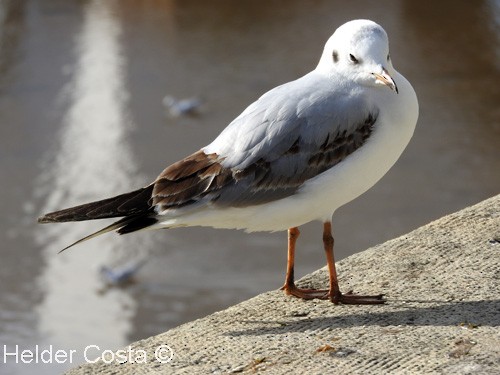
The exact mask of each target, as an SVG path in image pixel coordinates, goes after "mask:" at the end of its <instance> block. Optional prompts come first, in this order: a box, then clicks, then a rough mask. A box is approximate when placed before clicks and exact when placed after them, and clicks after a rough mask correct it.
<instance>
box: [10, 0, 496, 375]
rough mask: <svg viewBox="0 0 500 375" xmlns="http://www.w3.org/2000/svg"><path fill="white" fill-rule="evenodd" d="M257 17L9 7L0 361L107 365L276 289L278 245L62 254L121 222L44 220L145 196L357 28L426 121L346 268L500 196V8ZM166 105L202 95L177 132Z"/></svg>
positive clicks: (123, 7) (367, 216) (354, 228)
mask: <svg viewBox="0 0 500 375" xmlns="http://www.w3.org/2000/svg"><path fill="white" fill-rule="evenodd" d="M255 4H256V3H255V2H254V1H253V0H241V1H238V2H234V1H228V0H217V1H211V2H207V1H204V0H198V1H189V2H184V1H175V0H171V1H163V2H159V1H156V0H121V1H118V0H114V1H106V2H102V1H98V0H92V1H85V2H76V1H75V2H72V1H67V0H51V1H44V2H39V1H28V0H19V1H18V0H7V1H2V2H0V169H1V173H2V176H8V178H4V179H3V180H2V182H1V183H2V195H1V196H0V203H1V204H2V208H3V212H4V213H8V214H4V215H0V225H1V228H2V231H1V232H0V243H1V244H2V246H1V247H0V256H1V261H2V264H1V266H0V284H1V285H2V290H1V292H0V344H1V343H2V342H7V343H8V344H12V345H15V344H19V345H21V347H23V348H25V347H32V346H33V345H35V344H39V345H42V346H43V345H50V344H52V345H54V346H55V347H56V348H59V347H62V348H64V349H66V350H69V349H79V348H82V346H86V345H90V344H95V345H100V346H102V347H103V348H106V349H113V348H117V347H120V346H123V345H125V344H126V343H127V342H128V341H129V340H131V339H140V338H144V337H147V336H148V335H151V334H155V333H159V332H161V331H164V330H165V329H168V328H170V327H173V326H176V325H178V324H180V323H182V322H184V321H186V320H192V319H194V318H197V317H199V316H203V315H206V314H208V313H210V312H212V311H215V310H217V309H221V308H223V307H225V306H227V305H229V304H233V303H235V302H237V301H239V300H241V299H245V298H248V297H251V296H253V295H255V294H257V293H258V292H260V291H264V290H269V289H273V288H277V287H279V286H280V285H281V283H282V278H283V276H284V275H283V273H284V267H285V261H286V251H285V245H286V234H284V233H281V234H280V233H278V234H267V233H254V234H251V235H247V234H243V233H241V232H236V231H215V230H210V229H207V228H183V229H179V230H175V231H158V232H149V233H143V234H134V235H132V236H124V237H120V236H116V235H113V234H110V235H107V236H103V237H101V238H98V239H95V240H92V241H90V242H88V243H84V244H82V245H80V246H78V247H76V248H73V249H71V250H69V251H68V252H67V253H63V254H62V255H57V254H56V253H57V251H58V250H59V249H61V248H63V247H65V246H66V245H68V244H69V243H72V242H73V241H75V240H76V239H78V238H80V237H82V236H84V235H86V234H88V233H90V232H92V231H93V230H95V229H98V228H99V227H101V226H104V225H106V224H107V222H106V223H70V224H61V225H44V226H39V225H37V224H36V223H35V218H36V216H37V215H39V214H40V213H42V212H47V211H51V210H55V209H59V208H64V207H67V206H70V205H72V204H79V203H83V202H86V201H89V200H94V199H99V198H103V197H106V196H110V195H112V194H115V193H120V192H125V191H128V190H131V189H135V188H138V187H140V186H142V185H144V184H146V183H147V182H148V181H150V180H151V179H152V178H154V177H155V176H156V175H157V174H158V173H159V172H160V171H161V170H162V169H163V168H164V167H165V165H166V163H169V162H174V161H176V160H177V159H178V158H180V157H183V156H185V155H186V154H188V153H190V152H193V151H195V150H196V149H198V148H199V147H201V146H203V145H205V144H207V143H208V142H210V141H211V140H212V139H213V138H214V137H215V136H216V135H217V134H218V133H219V132H220V131H221V130H222V128H223V127H224V126H225V125H226V124H227V123H229V121H231V120H232V119H233V118H234V116H236V115H238V113H239V112H241V110H242V109H243V108H244V107H245V106H246V105H247V104H248V103H249V102H251V101H252V100H254V99H256V98H257V97H258V96H259V95H261V94H262V93H263V92H264V91H265V90H268V89H270V88H272V87H274V86H276V85H278V84H280V83H283V82H285V81H288V80H291V79H294V78H296V77H297V76H299V75H301V74H304V73H306V72H307V71H308V70H309V69H310V68H312V67H313V66H315V64H316V63H317V59H318V58H319V55H320V52H321V48H322V46H323V43H324V41H325V40H326V38H327V37H328V36H329V35H330V33H331V32H332V31H333V29H334V27H335V26H337V25H339V24H340V23H342V22H344V21H346V20H348V19H352V18H361V17H366V18H372V19H375V20H376V21H379V22H380V23H381V24H382V25H384V27H385V28H386V30H387V31H388V33H389V35H390V39H391V50H392V54H393V59H394V63H395V66H396V67H397V68H398V69H399V70H400V71H401V72H403V73H404V74H405V76H407V77H408V78H409V80H410V81H411V82H412V83H413V85H414V87H415V89H416V91H417V93H418V95H419V100H420V108H421V114H420V119H419V124H418V127H417V129H416V133H415V136H414V138H413V140H412V142H411V143H410V146H409V147H408V149H407V150H406V152H405V153H404V154H403V157H402V158H401V160H400V161H399V162H398V163H397V164H396V166H395V168H393V169H392V170H391V171H390V172H389V173H388V175H387V176H386V177H385V178H384V179H382V181H381V182H380V183H379V184H377V185H376V186H375V187H374V188H373V189H372V190H370V191H369V192H368V193H366V194H365V195H364V196H362V197H360V198H359V199H357V200H356V201H354V202H353V203H351V204H349V205H347V206H346V207H343V208H341V209H340V210H339V212H338V213H337V214H336V216H335V217H334V230H335V234H336V255H337V256H338V258H342V257H345V256H347V255H349V254H351V253H353V252H355V251H359V250H361V249H363V248H366V247H367V246H369V245H372V244H375V243H379V242H381V241H383V240H385V239H388V238H391V237H394V236H396V235H398V234H402V233H405V232H406V231H408V230H410V229H412V228H415V227H417V226H419V225H422V224H424V223H426V222H428V221H430V220H432V219H435V218H437V217H440V216H442V215H444V214H446V213H449V212H452V211H455V210H457V209H460V208H462V207H465V206H467V205H469V204H472V203H474V202H477V201H479V200H481V199H484V198H486V197H488V196H491V195H493V194H495V193H498V187H499V186H500V175H499V174H498V173H497V172H496V171H498V170H499V169H500V165H499V163H500V159H499V158H498V156H499V154H498V144H499V142H500V135H499V132H500V124H499V120H498V119H499V118H500V116H499V112H498V108H499V107H498V103H499V102H500V93H499V90H498V84H497V83H496V82H498V81H499V80H500V77H499V61H500V59H499V58H498V56H499V51H500V43H499V38H500V31H499V21H498V20H499V8H500V5H499V4H500V3H499V1H498V0H484V1H474V2H467V1H459V2H457V1H451V0H446V1H441V2H435V3H433V4H432V6H431V5H430V4H426V3H425V4H424V3H422V2H416V1H413V0H408V1H399V0H388V1H387V2H386V3H384V4H385V6H384V7H380V6H376V5H375V6H374V5H373V2H370V1H368V0H366V1H362V0H360V1H357V2H345V1H331V0H318V1H315V2H314V6H311V5H310V3H309V2H303V1H301V0H290V1H288V2H287V6H286V7H283V6H282V4H281V3H280V2H266V3H260V4H259V6H256V5H255ZM443 14H446V15H447V16H446V17H443V16H442V15H443ZM438 21H439V22H438ZM457 25H461V27H458V26H457ZM165 95H173V96H176V97H189V96H195V95H196V96H198V95H200V96H202V97H203V98H204V99H205V100H206V107H207V110H206V111H204V113H203V114H202V115H201V116H200V117H199V118H196V119H191V118H190V119H186V118H181V119H178V120H177V121H175V122H174V121H172V120H171V119H168V118H166V116H165V113H164V109H163V108H162V105H161V99H162V98H163V97H164V96H165ZM139 130H140V131H139ZM40 160H42V162H41V161H40ZM40 165H41V167H40ZM152 251H154V255H153V254H151V253H149V252H152ZM142 252H148V253H147V254H143V253H142ZM145 255H149V256H148V260H150V261H149V262H148V263H147V264H146V265H145V266H144V267H143V268H142V269H141V271H140V273H139V275H138V278H139V281H140V282H139V283H138V284H136V285H135V286H133V287H131V288H128V289H125V290H122V289H113V290H110V291H108V292H107V293H105V294H99V293H98V290H100V288H101V286H102V285H101V284H100V281H99V278H98V268H99V267H100V266H101V265H107V266H114V265H119V264H126V263H128V262H129V261H130V260H132V259H137V258H142V257H143V256H145ZM297 256H298V258H299V259H298V264H297V266H298V267H297V274H298V275H299V276H300V275H302V274H304V273H305V272H310V271H312V270H314V269H317V268H318V267H320V266H322V265H323V264H324V262H325V261H324V257H323V251H322V249H321V226H318V225H317V224H311V225H306V226H304V227H303V228H302V235H301V238H300V241H299V251H298V254H297ZM341 278H342V282H343V283H347V282H348V275H341ZM1 349H2V348H0V354H1ZM28 369H29V368H28ZM5 371H6V370H4V368H2V369H0V372H2V374H3V373H4V372H5ZM12 371H13V372H14V373H19V374H25V373H26V372H27V368H26V367H25V366H24V367H20V368H19V369H14V368H13V369H12ZM55 372H58V371H57V369H54V368H52V367H46V366H38V367H37V368H36V371H35V370H34V372H33V373H37V374H40V373H50V374H52V373H55ZM7 373H8V372H7Z"/></svg>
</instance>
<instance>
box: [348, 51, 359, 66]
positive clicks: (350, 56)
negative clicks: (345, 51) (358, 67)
mask: <svg viewBox="0 0 500 375" xmlns="http://www.w3.org/2000/svg"><path fill="white" fill-rule="evenodd" d="M349 60H351V62H352V63H354V64H359V60H358V59H357V58H356V57H354V55H353V54H352V53H350V54H349Z"/></svg>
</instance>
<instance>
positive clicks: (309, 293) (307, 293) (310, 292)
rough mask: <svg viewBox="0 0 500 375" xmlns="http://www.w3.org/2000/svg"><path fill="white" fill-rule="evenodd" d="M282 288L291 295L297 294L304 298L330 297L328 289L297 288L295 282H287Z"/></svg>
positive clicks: (296, 295)
mask: <svg viewBox="0 0 500 375" xmlns="http://www.w3.org/2000/svg"><path fill="white" fill-rule="evenodd" d="M281 290H283V291H284V292H285V294H288V295H289V296H295V297H298V298H302V299H329V290H328V289H303V288H297V287H296V286H295V284H290V285H288V284H285V285H283V286H282V287H281Z"/></svg>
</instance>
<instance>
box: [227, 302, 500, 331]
mask: <svg viewBox="0 0 500 375" xmlns="http://www.w3.org/2000/svg"><path fill="white" fill-rule="evenodd" d="M401 302H402V301H391V303H392V304H395V305H396V306H397V307H399V306H401V309H400V310H397V311H383V309H384V306H372V307H374V308H372V309H370V311H366V310H365V311H363V312H362V313H356V312H354V313H352V314H344V315H332V316H324V317H311V318H308V317H307V315H305V316H304V315H299V316H300V317H289V318H288V317H287V318H286V319H279V320H278V319H277V320H269V321H262V320H259V321H257V320H245V321H244V323H248V324H258V325H259V326H258V327H255V328H249V329H244V330H237V331H229V332H227V333H226V335H227V336H246V335H250V336H259V335H267V334H286V333H290V332H305V331H310V330H312V329H318V328H321V327H323V328H326V327H328V328H330V329H335V328H339V329H340V328H351V327H359V326H379V327H388V326H435V327H439V326H460V325H461V326H464V328H475V327H477V326H490V327H497V326H499V325H500V300H487V301H460V302H442V304H440V305H438V306H432V307H415V305H414V302H415V301H412V302H413V304H412V306H405V305H404V304H403V303H401ZM420 302H425V301H420ZM428 302H430V301H428ZM335 307H336V306H334V305H332V308H335ZM346 308H349V306H346Z"/></svg>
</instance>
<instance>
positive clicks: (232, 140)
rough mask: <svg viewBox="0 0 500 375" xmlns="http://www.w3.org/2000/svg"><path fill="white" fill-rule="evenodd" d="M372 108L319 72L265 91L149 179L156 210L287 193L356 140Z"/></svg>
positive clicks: (369, 124)
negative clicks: (219, 129)
mask: <svg viewBox="0 0 500 375" xmlns="http://www.w3.org/2000/svg"><path fill="white" fill-rule="evenodd" d="M377 116H378V109H377V108H374V107H370V106H369V105H367V103H366V102H365V101H364V99H363V98H362V97H356V96H353V94H350V95H348V94H347V93H344V92H341V91H334V90H333V89H332V85H331V84H330V82H329V81H328V80H326V79H325V78H324V77H319V76H317V73H314V72H313V73H310V74H308V75H306V76H304V77H302V78H300V79H298V80H296V81H293V82H290V83H287V84H285V85H282V86H279V87H277V88H275V89H273V90H271V91H269V92H268V93H266V94H264V95H263V96H262V97H261V98H260V99H259V100H257V101H256V102H255V103H253V104H252V105H250V106H249V107H248V108H247V109H246V110H245V111H244V112H243V113H242V114H241V115H240V116H239V117H238V118H236V119H235V120H234V121H233V122H232V123H231V124H230V125H229V126H228V127H227V128H226V129H225V130H224V131H223V132H222V133H221V134H220V136H219V137H217V138H216V139H215V140H214V142H212V143H211V144H210V145H208V146H207V147H205V148H204V149H202V150H200V151H198V152H197V153H195V154H193V155H191V156H189V157H187V158H185V159H183V160H181V161H179V162H177V163H175V164H172V165H171V166H169V167H168V168H166V169H165V170H164V171H163V172H162V174H161V175H160V176H159V177H158V179H157V180H156V181H155V183H154V190H153V198H152V202H151V203H152V204H155V205H157V206H158V209H159V211H160V212H161V211H163V210H167V209H171V208H178V207H182V206H185V205H191V204H196V203H208V202H211V203H212V204H214V205H221V206H230V207H244V206H249V205H256V204H262V203H266V202H269V201H272V200H277V199H281V198H285V197H287V196H290V195H292V194H293V193H294V192H295V191H296V190H297V189H298V188H300V186H301V185H302V184H303V183H304V182H305V181H307V180H308V179H310V178H313V177H315V176H317V175H319V174H320V173H322V172H324V171H326V170H328V169H330V168H332V167H333V166H335V165H336V164H338V163H340V162H341V161H342V160H344V159H345V158H346V157H347V156H348V155H349V154H351V153H353V152H355V151H356V150H357V149H358V148H359V147H361V146H362V145H363V144H364V143H365V142H366V141H367V139H368V138H369V137H370V134H371V133H372V131H373V128H374V125H375V123H376V119H377Z"/></svg>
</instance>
